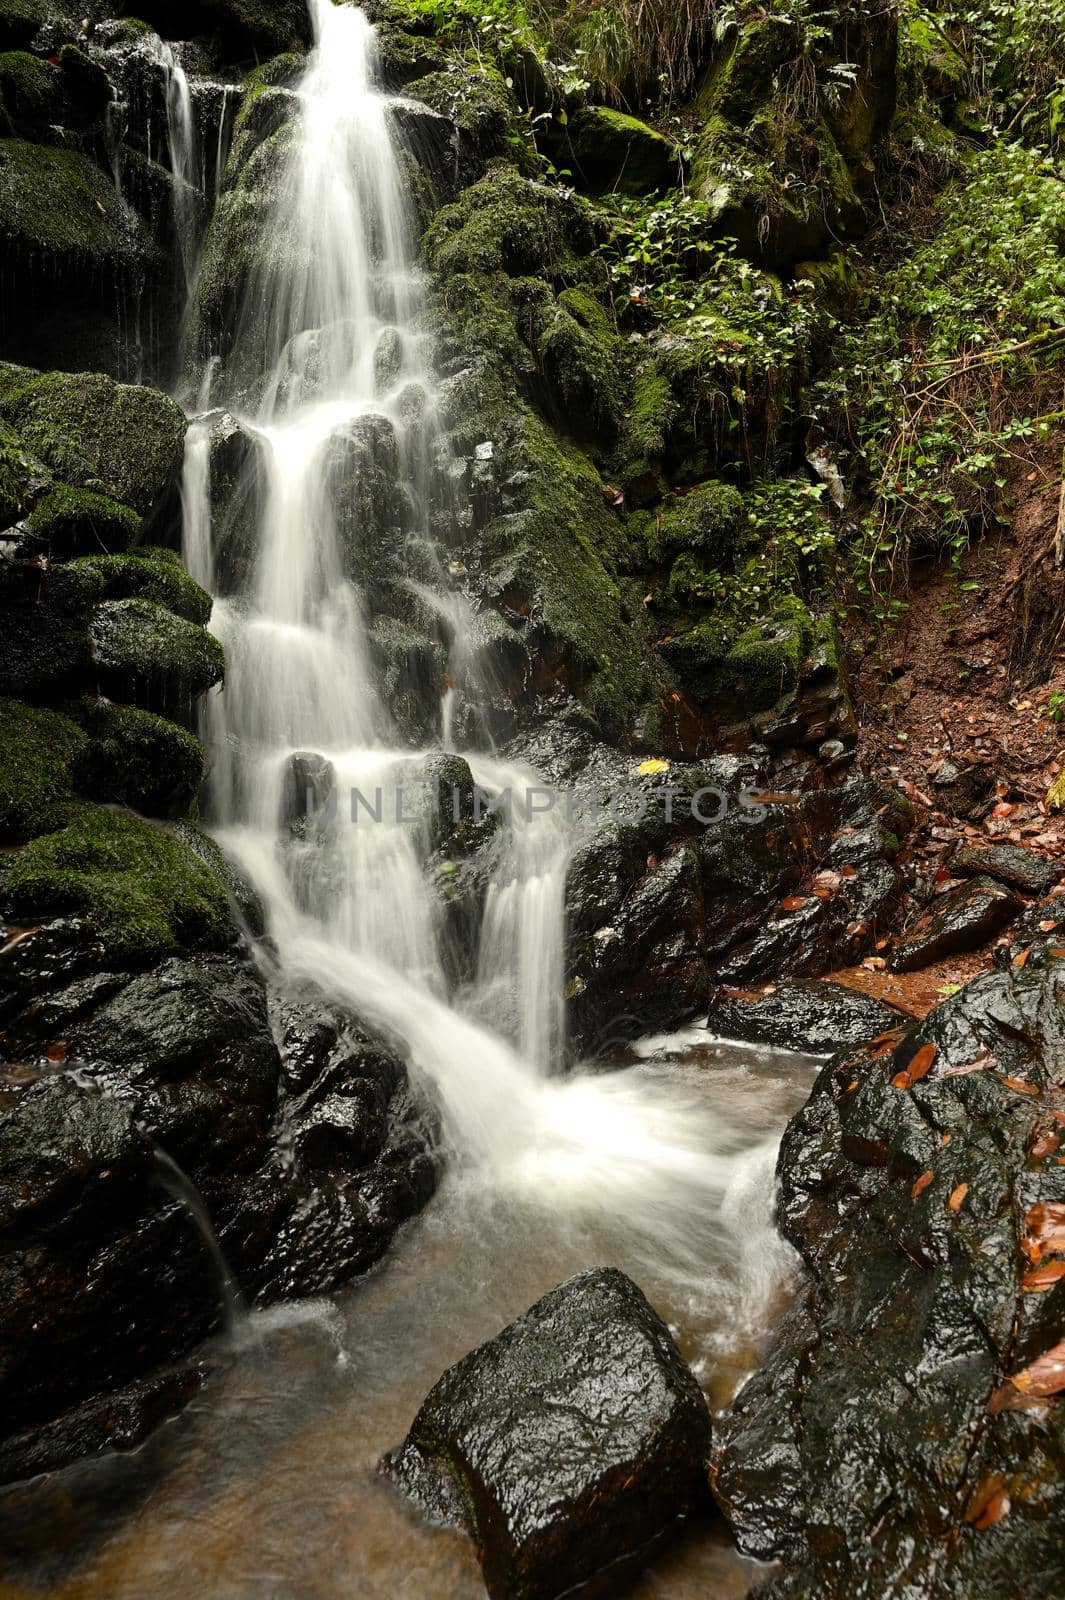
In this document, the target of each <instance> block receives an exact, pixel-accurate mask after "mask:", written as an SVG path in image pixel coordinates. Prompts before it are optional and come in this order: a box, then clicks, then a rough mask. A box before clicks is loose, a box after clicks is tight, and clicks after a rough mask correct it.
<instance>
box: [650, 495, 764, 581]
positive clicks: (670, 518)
mask: <svg viewBox="0 0 1065 1600" xmlns="http://www.w3.org/2000/svg"><path fill="white" fill-rule="evenodd" d="M745 519H746V511H745V509H744V504H743V496H742V495H741V494H740V492H739V490H738V489H734V488H732V487H731V485H729V484H727V483H704V484H701V485H700V486H699V487H698V488H697V489H693V490H692V491H691V493H690V494H686V495H679V496H674V497H673V498H672V499H671V500H670V501H669V502H668V503H667V504H666V505H665V506H664V507H663V508H662V510H661V511H660V512H659V514H658V516H657V518H656V519H655V523H654V526H653V529H652V531H651V533H650V535H649V538H648V547H649V548H648V554H649V555H650V557H651V559H652V560H653V561H656V562H658V561H664V560H667V559H668V558H670V557H672V556H675V555H677V554H678V553H681V552H684V551H692V552H695V553H697V554H698V555H700V556H705V557H707V558H708V559H710V560H711V561H713V562H714V564H715V565H716V566H718V567H722V568H724V567H727V566H728V564H729V563H730V562H731V560H732V557H733V555H734V553H735V550H736V546H737V544H738V543H739V539H740V534H741V532H742V530H743V527H744V524H745Z"/></svg>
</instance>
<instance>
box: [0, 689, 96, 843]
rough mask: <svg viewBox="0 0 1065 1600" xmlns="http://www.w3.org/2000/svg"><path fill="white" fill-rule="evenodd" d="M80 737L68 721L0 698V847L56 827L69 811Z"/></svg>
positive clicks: (52, 713) (82, 742)
mask: <svg viewBox="0 0 1065 1600" xmlns="http://www.w3.org/2000/svg"><path fill="white" fill-rule="evenodd" d="M85 742H86V741H85V736H84V734H83V733H82V732H81V730H80V728H78V727H77V726H76V725H75V724H74V723H73V722H71V721H70V719H69V718H68V717H64V716H60V714H59V713H58V712H56V711H41V710H39V709H38V708H36V707H34V706H27V705H23V704H22V702H21V701H19V700H0V843H2V844H21V843H22V842H23V841H24V840H26V839H32V838H34V837H35V836H36V835H37V834H39V833H46V832H49V831H50V830H52V829H54V828H58V827H61V826H62V825H63V823H64V822H65V821H66V820H67V818H68V816H69V814H70V812H71V810H72V808H73V804H74V801H73V794H72V789H71V775H70V768H71V763H72V762H74V761H76V760H77V759H78V757H79V756H80V754H81V752H82V751H83V750H84V748H85Z"/></svg>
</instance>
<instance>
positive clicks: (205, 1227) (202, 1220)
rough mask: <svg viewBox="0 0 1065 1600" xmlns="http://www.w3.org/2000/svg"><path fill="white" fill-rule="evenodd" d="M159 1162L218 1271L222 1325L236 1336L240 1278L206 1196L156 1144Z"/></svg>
mask: <svg viewBox="0 0 1065 1600" xmlns="http://www.w3.org/2000/svg"><path fill="white" fill-rule="evenodd" d="M155 1165H156V1169H157V1173H158V1179H159V1183H160V1185H161V1187H162V1188H164V1189H165V1190H166V1192H167V1194H168V1195H169V1196H170V1197H171V1199H172V1200H177V1201H178V1203H179V1204H180V1205H182V1206H184V1208H185V1210H186V1211H187V1212H188V1214H189V1216H190V1218H191V1219H192V1222H193V1224H194V1226H195V1228H196V1232H197V1233H198V1234H199V1236H200V1238H201V1240H202V1241H203V1247H204V1249H205V1250H206V1251H207V1254H208V1256H209V1257H210V1260H211V1266H212V1268H213V1270H214V1275H215V1282H216V1284H217V1286H218V1303H219V1307H220V1309H221V1312H222V1328H223V1331H224V1332H225V1333H226V1334H227V1335H232V1334H233V1333H234V1332H235V1331H236V1328H237V1325H238V1323H239V1322H240V1319H241V1317H242V1316H243V1314H244V1302H243V1300H242V1299H241V1294H240V1290H239V1289H238V1288H237V1284H236V1280H235V1279H234V1277H233V1274H232V1272H231V1271H230V1270H229V1262H228V1261H227V1260H226V1258H225V1255H224V1254H223V1252H222V1246H221V1245H220V1244H219V1242H218V1235H217V1234H216V1233H215V1231H214V1228H213V1227H212V1226H211V1218H210V1214H209V1213H208V1210H207V1207H206V1206H205V1205H204V1203H203V1196H202V1195H201V1194H200V1191H199V1190H198V1189H197V1187H196V1185H195V1184H194V1183H193V1181H192V1179H191V1178H190V1177H189V1175H188V1173H187V1172H186V1171H185V1170H184V1168H183V1167H179V1166H178V1164H177V1162H176V1161H175V1160H174V1158H173V1156H170V1155H167V1153H166V1151H165V1150H164V1149H162V1147H161V1146H160V1145H156V1147H155Z"/></svg>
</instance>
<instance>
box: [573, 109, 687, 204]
mask: <svg viewBox="0 0 1065 1600" xmlns="http://www.w3.org/2000/svg"><path fill="white" fill-rule="evenodd" d="M566 143H567V144H568V146H569V151H568V153H569V155H570V157H571V159H572V165H573V168H574V172H575V175H576V177H577V180H578V181H579V182H580V184H581V185H582V187H585V188H588V189H590V190H591V191H592V193H593V194H610V193H618V194H628V195H644V194H652V193H655V192H664V191H665V190H667V189H672V188H675V187H676V184H677V181H678V178H679V177H680V176H681V175H682V173H683V163H682V161H681V157H680V152H679V151H678V149H677V147H676V145H674V144H673V143H672V141H671V140H669V139H666V138H664V137H663V135H662V134H660V133H656V131H655V130H654V128H651V127H648V125H647V123H646V122H641V121H640V120H639V119H638V118H637V117H630V116H626V115H625V114H624V113H623V112H621V111H611V110H609V109H608V108H607V107H606V106H585V108H584V109H583V110H582V111H578V112H577V113H576V115H575V116H574V117H572V118H571V120H570V122H569V124H568V127H567V129H566Z"/></svg>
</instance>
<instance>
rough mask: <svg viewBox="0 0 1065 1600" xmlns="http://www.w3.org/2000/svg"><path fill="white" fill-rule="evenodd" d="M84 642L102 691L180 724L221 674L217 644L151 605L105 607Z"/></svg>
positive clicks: (130, 603) (221, 656)
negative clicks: (142, 704)
mask: <svg viewBox="0 0 1065 1600" xmlns="http://www.w3.org/2000/svg"><path fill="white" fill-rule="evenodd" d="M90 638H91V644H92V658H93V662H94V664H95V666H96V669H97V672H98V674H99V677H100V681H101V684H102V685H103V686H104V687H105V688H107V689H108V690H110V691H111V692H113V693H114V694H115V695H116V696H117V697H118V698H120V699H126V700H136V701H141V702H145V701H146V702H147V703H148V704H149V705H150V706H152V707H154V708H157V709H159V710H161V711H166V712H173V713H174V714H176V715H179V716H181V717H182V719H184V718H186V717H187V716H188V715H189V714H190V713H191V709H192V702H193V701H194V700H195V699H197V698H198V697H199V696H200V695H201V694H204V693H206V691H207V690H208V689H211V688H213V687H214V686H215V684H217V683H220V682H221V681H222V677H223V675H224V672H225V655H224V652H223V650H222V646H221V645H220V644H219V642H218V640H217V639H215V638H214V637H213V636H212V635H211V634H209V633H208V632H207V631H206V630H205V629H204V628H200V627H197V626H196V625H195V623H192V622H186V621H185V619H184V618H183V617H176V616H175V615H174V613H173V612H172V611H168V610H167V609H166V607H165V606H161V605H158V604H157V603H156V602H155V601H154V600H146V599H143V598H140V597H135V598H133V599H129V600H107V601H105V602H104V603H103V604H102V605H101V606H99V607H98V608H97V610H96V613H95V615H94V616H93V619H92V626H91V631H90Z"/></svg>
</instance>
